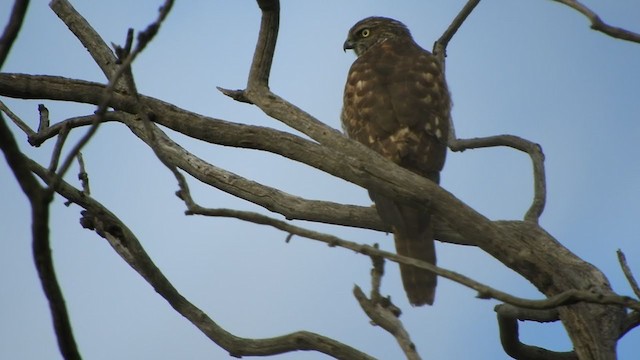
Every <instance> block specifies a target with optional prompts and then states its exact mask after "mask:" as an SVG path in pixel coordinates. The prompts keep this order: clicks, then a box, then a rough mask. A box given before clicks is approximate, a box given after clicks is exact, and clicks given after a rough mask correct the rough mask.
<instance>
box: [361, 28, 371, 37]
mask: <svg viewBox="0 0 640 360" xmlns="http://www.w3.org/2000/svg"><path fill="white" fill-rule="evenodd" d="M369 34H371V31H369V29H364V30H362V31H360V35H361V36H362V37H363V38H366V37H367V36H369Z"/></svg>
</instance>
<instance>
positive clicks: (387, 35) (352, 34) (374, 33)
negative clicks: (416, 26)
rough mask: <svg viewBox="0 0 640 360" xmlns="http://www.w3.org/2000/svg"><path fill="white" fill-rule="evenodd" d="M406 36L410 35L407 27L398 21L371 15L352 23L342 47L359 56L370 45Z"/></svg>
mask: <svg viewBox="0 0 640 360" xmlns="http://www.w3.org/2000/svg"><path fill="white" fill-rule="evenodd" d="M407 36H408V37H409V38H410V37H411V34H410V33H409V29H407V27H406V26H405V25H404V24H403V23H401V22H400V21H397V20H394V19H390V18H386V17H378V16H372V17H368V18H366V19H362V20H360V21H358V22H357V23H356V24H355V25H353V27H352V28H351V29H350V30H349V35H348V36H347V40H346V41H345V42H344V44H343V46H342V49H343V50H344V51H347V50H353V51H354V52H355V53H356V55H357V56H361V55H362V54H364V53H365V52H366V51H367V50H369V49H370V48H371V47H373V46H375V45H377V44H381V43H383V42H384V41H386V40H389V39H393V38H397V37H407Z"/></svg>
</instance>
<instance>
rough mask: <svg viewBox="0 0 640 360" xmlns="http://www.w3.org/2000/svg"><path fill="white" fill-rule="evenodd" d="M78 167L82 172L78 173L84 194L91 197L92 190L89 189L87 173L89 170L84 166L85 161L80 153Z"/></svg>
mask: <svg viewBox="0 0 640 360" xmlns="http://www.w3.org/2000/svg"><path fill="white" fill-rule="evenodd" d="M77 158H78V167H79V168H80V170H79V171H78V180H80V184H81V185H82V193H83V194H85V195H91V188H90V187H89V174H88V173H87V169H86V168H85V166H84V159H83V158H82V153H81V152H80V153H78V156H77Z"/></svg>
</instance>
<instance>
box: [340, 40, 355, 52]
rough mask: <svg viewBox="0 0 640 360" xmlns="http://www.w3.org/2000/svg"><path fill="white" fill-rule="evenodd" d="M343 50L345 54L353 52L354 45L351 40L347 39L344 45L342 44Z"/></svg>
mask: <svg viewBox="0 0 640 360" xmlns="http://www.w3.org/2000/svg"><path fill="white" fill-rule="evenodd" d="M342 50H343V51H344V52H347V50H353V43H352V42H351V39H347V40H346V41H345V42H344V44H342Z"/></svg>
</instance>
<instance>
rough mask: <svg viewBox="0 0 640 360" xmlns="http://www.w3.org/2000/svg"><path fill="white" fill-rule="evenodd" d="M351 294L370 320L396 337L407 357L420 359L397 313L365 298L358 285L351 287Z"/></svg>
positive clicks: (411, 359)
mask: <svg viewBox="0 0 640 360" xmlns="http://www.w3.org/2000/svg"><path fill="white" fill-rule="evenodd" d="M353 296H355V298H356V300H358V303H359V304H360V307H361V308H362V310H364V312H365V313H366V314H367V316H368V317H369V318H370V319H371V321H372V322H373V323H374V324H375V325H378V326H380V327H381V328H383V329H384V330H386V331H387V332H388V333H390V334H391V335H392V336H393V337H394V338H395V339H396V341H397V342H398V345H400V348H401V349H402V352H404V354H405V355H406V357H407V359H409V360H419V359H421V358H420V355H419V354H418V352H417V351H416V347H415V345H414V344H413V342H412V341H411V337H410V336H409V333H408V332H407V331H406V330H405V328H404V326H402V322H401V321H400V319H398V317H397V315H395V314H394V313H393V312H392V311H390V310H389V309H387V308H385V307H383V306H382V305H380V303H377V302H375V301H373V300H370V299H367V296H366V295H365V294H364V292H362V289H360V287H358V285H355V286H354V287H353Z"/></svg>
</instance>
